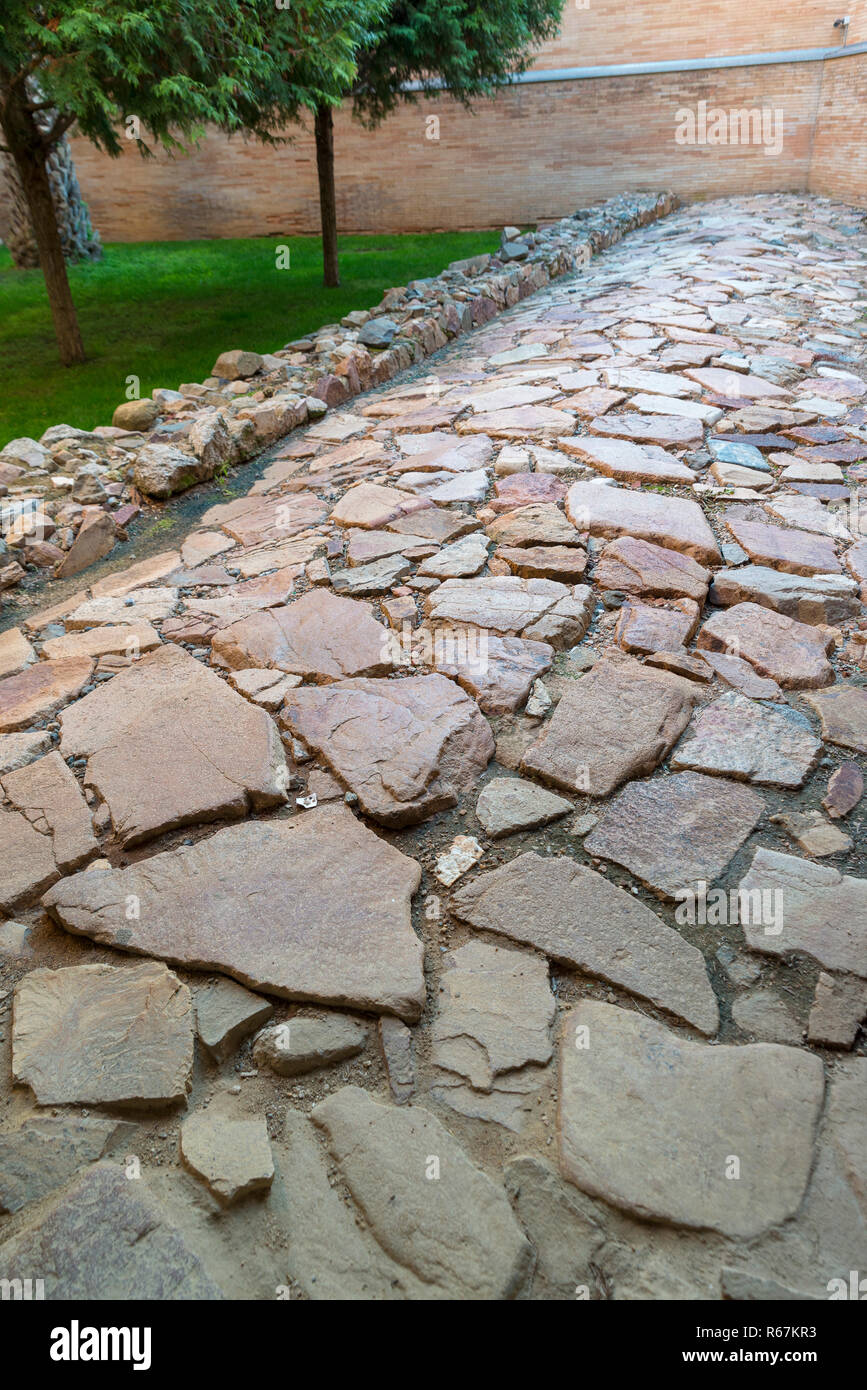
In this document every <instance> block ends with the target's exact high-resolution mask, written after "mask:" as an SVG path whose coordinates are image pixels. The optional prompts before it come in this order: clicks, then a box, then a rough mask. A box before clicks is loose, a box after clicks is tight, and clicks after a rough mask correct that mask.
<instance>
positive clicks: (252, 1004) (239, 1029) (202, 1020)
mask: <svg viewBox="0 0 867 1390" xmlns="http://www.w3.org/2000/svg"><path fill="white" fill-rule="evenodd" d="M193 1002H194V1004H195V1009H196V1033H197V1035H198V1038H199V1041H200V1042H201V1044H202V1046H203V1047H204V1049H205V1051H206V1052H207V1053H208V1055H209V1056H210V1057H212V1058H213V1060H214V1061H215V1062H224V1061H225V1060H226V1058H227V1057H231V1055H232V1053H233V1052H234V1051H235V1049H236V1048H237V1047H238V1046H239V1044H240V1043H242V1042H243V1041H244V1039H245V1038H247V1037H249V1036H250V1034H251V1033H255V1031H256V1029H257V1028H260V1027H261V1026H262V1024H263V1023H267V1022H268V1019H269V1018H270V1017H271V1015H272V1014H273V1012H274V1006H273V1004H271V1003H269V1001H268V1000H267V999H262V998H261V997H260V996H259V995H258V994H251V992H250V991H249V990H248V989H244V987H243V985H239V984H236V983H235V981H234V980H225V979H216V980H211V981H210V982H209V983H208V984H206V985H200V986H199V988H198V989H196V990H194V991H193Z"/></svg>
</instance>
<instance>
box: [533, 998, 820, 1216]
mask: <svg viewBox="0 0 867 1390" xmlns="http://www.w3.org/2000/svg"><path fill="white" fill-rule="evenodd" d="M576 1043H577V1044H578V1045H577V1046H576ZM560 1056H561V1065H562V1074H561V1096H560V1167H561V1170H562V1172H563V1174H564V1176H565V1177H567V1178H568V1179H569V1180H570V1181H571V1182H573V1183H575V1185H576V1186H577V1187H579V1188H581V1189H582V1191H584V1192H587V1193H589V1194H590V1195H591V1196H594V1197H600V1198H602V1199H603V1200H604V1201H606V1202H610V1203H612V1204H613V1205H614V1206H616V1207H620V1208H621V1209H622V1210H624V1211H627V1212H629V1213H631V1214H632V1215H634V1216H637V1217H639V1218H640V1219H643V1220H650V1221H665V1222H670V1223H672V1224H674V1225H676V1226H686V1227H690V1228H693V1229H697V1230H703V1229H704V1230H711V1231H720V1232H721V1233H722V1234H724V1235H727V1236H740V1237H750V1236H755V1235H759V1234H760V1233H761V1232H762V1231H765V1230H768V1229H770V1228H771V1227H773V1226H777V1225H778V1224H779V1223H780V1222H782V1221H785V1220H786V1219H787V1218H788V1217H790V1216H793V1215H794V1214H795V1213H796V1212H797V1211H798V1208H799V1206H800V1204H801V1200H802V1198H803V1196H804V1192H805V1191H806V1187H807V1182H808V1180H809V1177H810V1169H811V1165H812V1162H813V1149H814V1144H815V1137H816V1126H817V1123H818V1119H819V1114H820V1110H821V1106H822V1100H823V1096H824V1075H823V1068H822V1063H821V1061H820V1059H819V1058H818V1057H815V1056H812V1055H811V1054H810V1053H808V1052H804V1051H802V1050H801V1049H799V1048H792V1047H780V1046H778V1045H777V1044H775V1043H757V1044H754V1045H748V1046H743V1047H709V1046H708V1045H707V1044H706V1043H697V1042H690V1041H688V1040H686V1039H685V1038H683V1037H682V1036H681V1035H679V1034H676V1033H673V1032H672V1031H671V1030H670V1029H668V1028H666V1027H664V1026H663V1025H662V1024H661V1023H657V1022H656V1021H655V1020H654V1019H651V1018H645V1017H643V1016H642V1015H641V1014H637V1013H632V1012H630V1011H627V1010H626V1009H619V1008H615V1007H614V1006H612V1005H610V1004H603V1003H600V1002H598V1001H596V1000H590V999H585V1000H582V1001H581V1003H579V1004H577V1005H576V1006H575V1007H574V1008H573V1009H571V1010H570V1011H569V1013H568V1014H567V1015H566V1017H565V1019H564V1021H563V1031H562V1034H561V1046H560ZM624 1096H628V1097H629V1104H628V1105H627V1106H624V1104H623V1097H624ZM733 1156H734V1157H735V1158H737V1159H738V1160H739V1165H740V1166H739V1176H738V1179H737V1181H734V1180H732V1179H731V1176H730V1174H731V1172H732V1163H731V1160H732V1157H733Z"/></svg>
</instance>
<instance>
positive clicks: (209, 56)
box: [0, 0, 388, 154]
mask: <svg viewBox="0 0 867 1390" xmlns="http://www.w3.org/2000/svg"><path fill="white" fill-rule="evenodd" d="M284 3H285V7H283V8H280V7H279V0H278V3H275V0H36V3H34V0H3V7H2V9H0V100H2V99H3V98H4V97H5V95H6V94H7V93H8V91H9V90H10V89H11V88H13V87H16V86H19V87H20V85H21V84H22V83H23V82H24V80H25V79H29V84H30V90H31V91H36V92H38V98H39V104H40V105H44V106H45V107H46V108H50V109H52V110H53V111H56V112H57V113H58V118H57V133H58V134H62V133H63V130H64V129H66V128H68V126H69V124H71V123H72V122H73V121H74V122H75V124H76V125H77V128H78V130H79V131H80V133H81V134H82V135H84V136H86V137H87V138H88V139H89V140H91V141H92V142H93V143H94V144H95V145H97V146H99V147H100V148H101V149H103V150H105V151H107V152H108V153H109V154H118V153H119V151H120V149H121V147H122V140H123V138H124V133H125V129H126V126H125V123H126V121H127V118H128V117H130V116H135V117H137V118H138V120H139V121H140V122H141V133H140V140H139V148H140V150H141V152H142V153H149V152H151V150H152V147H153V146H154V145H155V144H158V145H161V146H163V147H164V148H167V149H178V148H181V149H182V148H185V147H186V145H188V144H189V143H190V142H194V141H195V140H196V139H197V138H198V136H199V134H200V133H201V131H202V130H203V128H204V127H205V126H206V125H208V124H212V125H217V126H219V127H221V128H222V129H224V130H228V131H233V130H244V131H248V132H250V133H251V134H253V135H254V136H256V137H257V138H259V139H262V140H268V141H272V140H274V139H275V138H276V137H275V131H276V130H277V129H278V128H279V127H280V126H281V125H283V124H285V123H286V122H287V121H292V120H295V119H296V118H297V116H298V115H299V113H300V111H301V110H302V108H305V107H315V106H317V105H320V104H322V103H323V102H324V103H328V104H333V103H336V102H338V101H339V100H340V98H341V96H342V95H343V94H344V93H345V91H346V90H347V89H348V87H349V86H350V85H351V83H352V81H353V78H354V76H355V71H356V68H355V54H356V50H357V49H358V47H359V45H361V44H364V43H370V42H371V41H372V38H373V34H374V29H375V26H376V25H377V23H378V22H379V21H380V20H381V18H382V15H383V13H384V12H385V10H386V9H387V6H388V0H284Z"/></svg>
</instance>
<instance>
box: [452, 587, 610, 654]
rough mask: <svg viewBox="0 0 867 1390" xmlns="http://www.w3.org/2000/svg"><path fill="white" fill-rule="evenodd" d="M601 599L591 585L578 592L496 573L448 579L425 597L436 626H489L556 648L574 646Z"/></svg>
mask: <svg viewBox="0 0 867 1390" xmlns="http://www.w3.org/2000/svg"><path fill="white" fill-rule="evenodd" d="M595 606H596V600H595V598H594V597H593V596H592V593H591V590H590V588H589V586H588V585H586V584H576V585H575V586H574V587H573V588H569V587H567V586H566V585H565V584H558V583H556V582H555V581H554V580H552V579H519V578H518V576H517V575H512V574H508V575H497V576H491V577H487V576H486V577H484V578H482V579H447V580H446V581H445V583H443V584H440V586H439V588H437V589H435V590H434V591H433V593H432V594H430V595H429V596H428V597H427V598H426V599H425V610H426V612H427V614H428V618H429V621H430V623H431V624H432V625H433V626H437V625H442V624H455V625H457V626H460V627H466V626H472V627H481V628H487V629H488V630H489V631H491V632H496V633H500V634H502V635H507V636H511V637H525V638H528V639H530V640H531V641H541V642H550V643H551V645H552V646H553V647H556V648H563V647H570V646H574V645H575V644H576V643H577V642H580V641H581V638H582V637H583V636H584V634H585V633H586V631H587V628H588V627H589V626H590V619H591V617H592V614H593V610H594V608H595Z"/></svg>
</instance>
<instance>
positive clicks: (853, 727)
mask: <svg viewBox="0 0 867 1390" xmlns="http://www.w3.org/2000/svg"><path fill="white" fill-rule="evenodd" d="M804 699H805V700H806V702H807V704H808V705H810V707H811V708H812V709H814V710H815V711H816V713H817V714H818V716H819V718H820V719H821V721H822V737H823V738H824V739H825V740H826V742H828V743H835V744H837V746H838V747H839V748H851V749H852V751H853V752H855V753H867V689H865V687H864V686H863V685H853V684H852V683H851V682H848V681H847V682H844V683H843V684H841V685H837V686H835V687H834V689H833V690H822V691H817V692H816V693H815V694H809V695H805V696H804Z"/></svg>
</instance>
